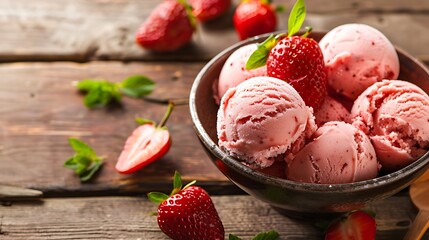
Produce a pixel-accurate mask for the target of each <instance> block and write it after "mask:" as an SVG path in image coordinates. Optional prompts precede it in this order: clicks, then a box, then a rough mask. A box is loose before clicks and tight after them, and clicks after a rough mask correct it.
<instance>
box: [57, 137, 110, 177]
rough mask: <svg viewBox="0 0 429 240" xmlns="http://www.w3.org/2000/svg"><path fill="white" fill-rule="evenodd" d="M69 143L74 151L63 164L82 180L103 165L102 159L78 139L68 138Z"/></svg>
mask: <svg viewBox="0 0 429 240" xmlns="http://www.w3.org/2000/svg"><path fill="white" fill-rule="evenodd" d="M69 144H70V146H71V147H72V148H73V150H74V151H75V152H76V153H75V154H74V155H73V156H72V157H70V158H69V159H68V160H67V161H65V162H64V166H65V167H66V168H69V169H72V170H73V171H74V172H75V173H76V174H77V175H79V177H80V180H81V181H82V182H85V181H88V180H89V179H91V177H92V176H93V175H94V174H95V173H96V172H97V171H98V170H99V169H100V167H101V166H102V165H103V159H102V158H101V157H99V156H97V154H96V153H95V152H94V150H93V149H92V148H91V147H90V146H88V144H86V143H84V142H83V141H81V140H79V139H76V138H69Z"/></svg>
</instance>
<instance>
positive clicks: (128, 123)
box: [0, 62, 237, 196]
mask: <svg viewBox="0 0 429 240" xmlns="http://www.w3.org/2000/svg"><path fill="white" fill-rule="evenodd" d="M202 66H203V65H202V64H201V63H174V64H171V63H144V64H142V63H132V64H122V63H118V62H96V63H90V64H77V63H47V64H37V63H16V64H2V65H0V76H2V77H1V79H0V126H1V128H0V183H3V184H10V185H18V186H22V187H29V188H34V189H39V190H42V191H44V192H45V194H46V195H48V196H52V195H59V194H61V195H67V194H70V192H74V193H75V194H77V193H80V194H86V195H88V194H89V195H92V194H113V193H124V194H125V193H136V192H137V193H138V192H144V191H148V190H156V188H161V189H170V185H171V184H170V183H169V182H168V181H166V180H167V179H170V178H171V177H172V175H173V173H174V170H176V169H177V170H179V171H180V172H181V173H182V174H183V176H184V177H185V178H186V180H187V181H190V180H192V179H197V180H198V181H200V182H201V183H202V185H206V184H208V185H209V186H207V188H208V190H209V191H214V192H218V191H219V193H221V192H222V191H225V190H227V189H230V190H232V191H235V190H237V189H236V188H235V187H233V186H232V184H231V183H230V182H229V181H228V180H227V179H226V178H225V177H224V176H223V175H222V174H221V173H220V172H219V171H218V170H217V169H216V167H215V166H214V165H213V164H212V163H211V162H210V160H209V158H208V156H207V155H206V153H205V152H204V150H203V148H202V147H201V145H200V143H199V141H198V138H197V136H196V135H195V133H194V131H193V127H192V122H191V118H190V115H189V109H188V106H187V105H182V106H177V107H176V108H175V110H174V112H173V114H172V116H171V117H170V119H169V122H168V123H167V126H168V127H169V129H170V130H171V135H172V141H173V144H172V147H171V149H170V151H169V152H168V154H167V155H166V156H164V157H163V158H162V159H160V160H159V161H156V162H155V163H153V164H151V165H149V166H147V167H145V168H144V169H143V170H142V171H139V172H137V173H135V174H130V175H121V174H119V173H117V172H116V171H115V170H114V166H115V164H116V160H117V158H118V156H119V154H120V152H121V150H122V148H123V145H124V143H125V140H126V138H127V137H128V136H129V135H130V134H131V132H132V130H133V129H134V128H136V127H137V124H136V123H135V122H134V118H135V117H144V118H149V119H154V120H157V121H160V120H161V118H162V116H163V115H164V112H165V110H166V105H162V104H158V103H151V102H146V101H143V100H137V99H130V98H126V97H124V98H123V104H122V106H116V107H111V108H107V109H95V110H89V109H87V108H85V107H84V105H83V103H82V100H83V97H82V95H80V94H79V93H78V92H77V91H76V89H75V87H74V86H73V84H72V83H73V82H75V81H78V80H82V79H87V78H99V79H100V78H104V79H108V80H111V81H120V80H122V79H124V78H125V77H127V76H130V75H134V74H144V75H147V76H149V77H151V78H152V79H153V80H154V81H156V82H157V87H156V90H155V91H154V92H153V93H152V94H151V97H153V98H163V99H164V98H174V99H177V98H185V99H187V98H188V93H189V90H190V87H191V84H192V82H193V79H194V77H195V76H196V74H197V73H198V71H199V70H200V69H201V67H202ZM69 137H78V138H80V139H82V140H84V141H86V142H88V143H89V144H90V145H91V146H92V147H93V148H94V149H95V151H96V152H97V153H98V154H99V155H101V156H105V157H106V160H105V165H104V167H103V168H102V169H101V171H100V174H99V175H98V176H97V177H96V178H95V179H94V181H92V182H90V183H88V184H81V183H80V182H79V180H78V178H77V177H76V176H75V175H74V173H73V172H72V171H71V170H69V169H66V168H64V167H63V163H64V161H65V160H66V159H68V158H69V157H70V156H72V154H73V152H72V149H71V148H70V146H69V145H68V141H67V139H68V138H69Z"/></svg>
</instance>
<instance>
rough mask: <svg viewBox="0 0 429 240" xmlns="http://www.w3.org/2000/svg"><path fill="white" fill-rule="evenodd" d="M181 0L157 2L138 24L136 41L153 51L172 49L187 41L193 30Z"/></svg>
mask: <svg viewBox="0 0 429 240" xmlns="http://www.w3.org/2000/svg"><path fill="white" fill-rule="evenodd" d="M182 2H183V0H167V1H164V2H162V3H161V4H159V5H158V6H157V7H156V8H155V9H154V10H153V11H152V13H151V14H150V15H149V17H148V18H147V19H146V21H145V22H144V23H143V24H142V25H141V26H140V28H139V30H138V31H137V34H136V42H137V43H138V44H140V45H141V46H142V47H144V48H147V49H149V50H153V51H159V52H166V51H174V50H176V49H178V48H180V47H182V46H183V45H185V44H186V43H188V42H189V41H190V40H191V38H192V34H193V32H194V30H195V26H194V24H193V23H192V16H190V15H189V11H188V10H187V7H186V4H185V3H182Z"/></svg>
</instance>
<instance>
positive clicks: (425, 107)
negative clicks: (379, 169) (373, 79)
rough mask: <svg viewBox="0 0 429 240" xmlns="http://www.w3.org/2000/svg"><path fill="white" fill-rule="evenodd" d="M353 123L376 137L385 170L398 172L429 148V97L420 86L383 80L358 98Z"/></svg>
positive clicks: (379, 158)
mask: <svg viewBox="0 0 429 240" xmlns="http://www.w3.org/2000/svg"><path fill="white" fill-rule="evenodd" d="M351 114H352V118H353V124H354V125H355V126H357V127H358V128H360V129H362V130H363V131H364V132H365V133H366V134H368V135H369V137H370V138H371V140H372V143H373V145H374V148H375V151H376V153H377V157H378V160H379V161H380V163H381V165H382V166H383V169H386V170H387V171H395V170H398V169H399V168H402V167H404V166H406V165H408V164H410V163H411V162H413V161H415V160H416V159H418V158H419V157H420V156H422V155H423V154H424V153H426V152H427V151H428V150H429V97H428V95H427V94H426V93H425V92H424V91H423V90H422V89H420V88H419V87H418V86H416V85H414V84H412V83H410V82H406V81H400V80H383V81H381V82H378V83H375V84H374V85H372V86H371V87H369V88H368V89H366V90H365V91H364V92H363V93H362V94H361V95H360V96H359V97H358V98H357V99H356V101H355V103H354V105H353V108H352V111H351Z"/></svg>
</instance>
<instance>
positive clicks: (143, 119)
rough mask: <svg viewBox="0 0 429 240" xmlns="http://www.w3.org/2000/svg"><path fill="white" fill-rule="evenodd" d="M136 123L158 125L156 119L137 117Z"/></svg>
mask: <svg viewBox="0 0 429 240" xmlns="http://www.w3.org/2000/svg"><path fill="white" fill-rule="evenodd" d="M135 121H136V123H138V124H139V125H145V124H153V125H156V123H155V121H153V120H150V119H146V118H135Z"/></svg>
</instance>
